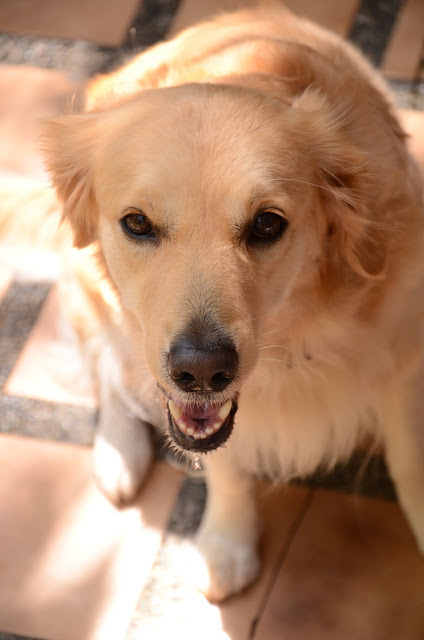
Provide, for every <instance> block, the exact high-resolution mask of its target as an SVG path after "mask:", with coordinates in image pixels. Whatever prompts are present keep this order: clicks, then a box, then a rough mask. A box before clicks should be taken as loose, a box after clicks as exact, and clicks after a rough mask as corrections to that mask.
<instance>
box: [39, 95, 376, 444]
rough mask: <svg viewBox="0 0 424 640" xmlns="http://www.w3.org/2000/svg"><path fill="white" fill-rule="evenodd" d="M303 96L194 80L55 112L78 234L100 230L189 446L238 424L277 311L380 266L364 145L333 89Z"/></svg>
mask: <svg viewBox="0 0 424 640" xmlns="http://www.w3.org/2000/svg"><path fill="white" fill-rule="evenodd" d="M289 102H290V101H288V100H286V99H280V98H279V97H277V96H275V95H274V94H273V92H272V91H271V92H266V91H262V90H257V89H255V88H253V87H249V86H245V87H242V86H234V85H231V84H225V83H223V84H210V85H208V84H205V85H201V84H192V85H183V86H179V87H173V88H165V89H158V90H148V91H144V92H142V93H141V94H139V95H138V96H136V97H135V98H133V99H132V100H129V101H128V102H126V103H124V104H121V105H120V106H117V107H116V108H112V109H110V110H107V111H104V112H98V113H87V114H82V115H77V116H67V117H64V118H62V119H58V120H56V121H53V122H52V123H50V124H49V129H48V133H47V138H48V162H49V167H50V170H51V173H52V176H53V181H54V184H55V186H56V189H57V191H58V194H59V196H60V198H61V199H62V201H63V215H64V218H66V219H67V220H68V221H69V222H70V224H71V226H72V228H73V232H74V240H75V245H76V246H77V247H84V246H86V245H88V244H90V243H92V242H95V241H97V242H98V243H99V244H100V247H101V251H102V254H103V256H104V260H105V262H106V265H107V269H108V273H109V274H110V277H111V278H112V280H113V282H114V283H115V285H116V287H117V289H118V291H119V292H120V296H121V298H122V302H123V305H124V306H125V307H126V308H127V309H128V310H129V311H130V312H131V314H132V315H133V317H134V318H135V320H136V323H137V324H138V326H139V327H140V329H141V331H140V335H141V334H142V335H143V336H144V345H143V348H144V350H145V353H146V356H147V360H148V363H149V366H150V368H151V371H152V373H153V375H154V376H155V378H156V380H157V382H158V384H159V386H160V387H161V389H162V390H163V392H164V394H165V396H166V397H167V400H168V411H169V428H170V434H171V436H172V438H173V439H174V441H175V442H176V443H177V444H178V445H179V446H180V447H182V448H184V449H187V450H192V451H208V450H211V449H214V448H216V447H218V446H219V445H221V444H222V443H223V442H225V441H226V439H227V438H228V437H229V435H230V433H231V430H232V426H233V421H234V415H235V413H236V410H237V398H238V394H239V392H240V390H241V388H242V385H243V383H244V382H245V381H246V379H247V377H248V376H249V375H250V374H251V372H252V370H253V369H254V367H255V364H256V362H257V359H258V354H259V342H260V340H261V335H262V334H263V331H264V328H266V327H267V326H269V322H271V320H272V318H273V317H275V314H277V313H278V314H279V318H280V319H279V322H280V326H283V325H284V323H285V322H287V323H289V322H292V323H293V322H296V309H295V302H294V301H295V299H296V296H297V297H299V295H300V294H299V292H301V291H307V290H308V289H314V291H315V294H314V295H316V291H317V290H318V291H321V290H323V291H324V290H325V291H326V295H329V289H331V287H337V282H338V281H339V280H343V281H344V284H345V285H346V281H347V280H349V278H346V277H345V274H346V273H347V272H348V273H349V274H351V276H352V277H350V280H351V281H352V279H353V277H354V276H355V274H358V273H359V274H361V275H362V276H363V275H364V274H365V275H367V274H369V273H372V272H373V273H376V272H377V271H378V268H379V265H376V264H375V261H376V260H377V258H376V254H375V252H374V253H373V252H370V251H369V248H368V246H367V243H366V242H365V241H364V237H365V235H366V234H365V231H366V220H365V216H364V215H363V212H362V211H361V210H360V207H361V206H362V204H363V202H364V200H365V198H364V194H363V193H362V191H361V189H363V184H365V182H366V181H365V179H364V178H363V177H362V173H361V172H363V170H364V156H363V154H361V153H360V152H359V151H358V150H357V149H356V148H355V147H354V145H353V144H351V143H350V142H349V140H348V139H347V137H346V136H345V137H343V136H342V135H341V133H340V130H339V129H340V127H339V124H337V122H336V124H335V123H334V119H333V118H332V114H331V110H330V109H328V108H327V107H326V105H325V101H324V100H323V99H322V98H321V97H320V96H319V95H318V94H314V93H313V92H306V93H305V94H303V96H301V97H300V98H298V99H297V100H293V101H291V102H290V103H289ZM364 188H365V187H364ZM367 188H368V187H367ZM359 203H361V205H359ZM352 274H353V275H352ZM323 295H324V294H323ZM285 305H286V307H287V314H286V315H285V314H284V313H282V311H281V310H282V309H284V308H285ZM267 323H268V324H267ZM137 339H139V338H137ZM135 348H137V345H135ZM271 384H272V381H271Z"/></svg>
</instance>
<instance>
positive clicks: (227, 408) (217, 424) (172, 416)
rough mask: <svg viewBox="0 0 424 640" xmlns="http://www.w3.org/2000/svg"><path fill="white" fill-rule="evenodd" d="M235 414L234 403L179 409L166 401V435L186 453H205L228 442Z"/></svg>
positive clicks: (171, 402) (232, 401)
mask: <svg viewBox="0 0 424 640" xmlns="http://www.w3.org/2000/svg"><path fill="white" fill-rule="evenodd" d="M236 411H237V401H236V400H235V399H234V400H229V401H227V402H226V403H224V404H223V405H213V404H209V403H205V405H204V406H203V407H193V408H191V409H190V408H187V407H185V408H183V407H181V406H179V405H177V404H176V403H175V402H173V401H172V400H169V401H168V422H169V432H170V435H171V438H172V439H173V441H174V442H175V443H176V444H177V445H178V446H180V447H181V448H182V449H185V450H187V451H198V452H206V451H211V450H213V449H216V448H218V447H219V446H221V445H222V444H223V443H224V442H226V440H228V438H229V436H230V434H231V432H232V429H233V423H234V415H235V413H236Z"/></svg>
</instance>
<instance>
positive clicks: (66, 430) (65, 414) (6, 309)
mask: <svg viewBox="0 0 424 640" xmlns="http://www.w3.org/2000/svg"><path fill="white" fill-rule="evenodd" d="M49 290H50V284H49V283H45V282H43V283H36V284H34V283H25V282H12V283H11V285H10V286H9V289H8V290H7V292H6V294H5V296H4V298H3V299H2V301H1V303H0V433H8V434H15V435H17V434H19V435H25V436H32V437H35V438H40V439H44V440H46V439H47V440H57V441H60V442H72V443H74V444H80V445H89V444H91V443H92V440H93V435H94V423H95V418H96V411H95V410H90V409H86V408H83V407H78V406H73V405H66V404H59V403H55V402H46V401H42V400H35V399H31V398H24V397H18V396H13V395H8V394H5V393H3V386H4V384H5V382H6V381H7V379H8V377H9V375H10V373H11V371H12V369H13V366H14V364H15V362H16V360H17V358H18V356H19V353H20V351H21V349H22V347H23V346H24V344H25V341H26V339H27V337H28V335H29V333H30V331H31V329H32V327H33V325H34V323H35V321H36V319H37V317H38V314H39V312H40V310H41V307H42V305H43V303H44V301H45V299H46V297H47V294H48V292H49Z"/></svg>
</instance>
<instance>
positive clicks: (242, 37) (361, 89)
mask: <svg viewBox="0 0 424 640" xmlns="http://www.w3.org/2000/svg"><path fill="white" fill-rule="evenodd" d="M405 137H406V136H405V134H404V132H403V131H402V129H401V127H400V125H399V123H398V121H397V119H396V115H395V109H394V106H393V104H392V102H391V99H390V97H389V95H388V93H387V91H386V88H385V86H384V84H383V82H382V81H381V80H380V78H379V76H378V75H377V74H376V73H375V72H374V71H373V70H372V69H371V68H370V66H369V65H368V64H367V62H366V61H365V60H364V59H363V58H362V56H361V55H360V54H359V53H358V52H357V51H356V50H354V48H352V47H351V46H350V45H349V44H347V43H345V42H343V41H342V40H341V39H340V38H339V37H337V36H336V35H334V34H332V33H330V32H328V31H326V30H324V29H321V28H319V27H317V26H315V25H313V24H310V23H309V22H307V21H304V20H301V19H299V18H297V17H295V16H293V15H292V14H290V13H289V12H288V11H287V10H285V9H284V8H268V9H255V10H245V11H241V12H237V13H235V14H231V15H223V16H220V17H218V18H216V19H215V20H213V21H210V22H207V23H204V24H200V25H199V26H195V27H193V28H191V29H189V30H187V31H185V32H183V33H182V34H181V35H179V36H178V37H176V38H175V39H173V40H171V41H169V42H165V43H162V44H159V45H158V46H156V47H154V48H152V49H151V50H149V51H147V52H145V53H143V54H142V55H140V56H139V57H137V58H135V59H134V60H133V61H132V62H131V63H130V64H128V65H127V66H126V67H124V68H123V69H121V70H119V71H117V72H115V73H112V74H110V75H106V76H103V77H100V78H98V79H97V80H95V81H94V82H93V83H92V84H91V85H90V86H89V87H88V89H87V92H86V98H85V107H84V110H83V112H81V113H78V114H69V115H66V116H63V117H60V118H58V119H56V120H54V121H52V122H50V123H49V124H48V125H47V130H46V135H45V152H46V157H47V163H48V168H49V171H50V174H51V178H52V182H53V184H54V186H55V189H56V193H57V195H58V198H59V200H60V202H61V203H62V211H63V220H64V221H66V222H67V223H69V226H70V228H71V230H72V234H73V243H74V246H75V247H76V250H73V251H72V255H71V259H70V262H71V270H70V272H69V276H68V279H67V281H66V283H65V287H66V289H65V292H66V295H65V296H64V299H65V303H66V304H67V307H68V313H69V314H70V317H71V319H72V321H73V324H74V326H75V328H76V330H77V333H78V335H79V338H80V340H81V343H82V344H83V348H84V351H85V353H86V354H88V355H89V357H90V362H91V363H92V367H93V371H94V372H95V375H96V380H97V384H98V391H99V398H100V406H101V409H100V420H99V430H98V435H97V437H96V441H95V446H94V468H95V473H96V476H97V478H98V481H99V484H100V486H101V487H102V489H103V491H104V492H105V493H106V494H107V495H108V496H109V497H110V499H111V500H112V501H113V502H115V503H126V502H129V501H131V500H133V499H134V497H135V496H136V494H137V492H138V491H139V489H140V487H141V485H142V483H143V479H144V477H145V475H146V473H147V472H148V468H149V465H150V462H151V459H152V455H153V454H152V445H151V443H150V439H149V431H148V428H147V424H153V425H155V426H156V427H158V428H159V429H162V430H164V431H166V432H167V433H168V436H169V440H170V441H171V443H172V444H173V446H174V447H175V448H176V449H177V450H179V451H183V452H185V453H188V455H189V456H193V457H194V458H196V457H198V458H199V459H200V460H201V462H202V464H203V465H204V467H205V470H206V471H205V472H206V479H207V487H208V498H207V505H206V510H205V514H204V517H203V521H202V523H201V527H200V530H199V532H198V535H197V546H198V549H199V551H200V554H201V556H202V557H203V559H204V562H205V564H206V566H207V569H208V580H207V584H206V583H205V584H204V585H203V588H204V590H205V593H206V594H207V595H208V597H209V598H211V599H213V600H219V599H222V598H225V597H226V596H228V595H230V594H232V593H235V592H237V591H239V590H240V589H243V588H244V587H245V586H247V585H248V584H250V583H251V582H252V581H253V580H254V579H255V578H256V576H257V575H258V572H259V570H260V560H259V557H258V550H257V546H258V537H259V534H260V523H259V521H258V515H257V508H256V505H255V489H254V479H255V477H256V476H258V475H264V474H265V475H266V476H267V477H272V478H275V479H277V480H281V481H283V482H284V481H287V480H289V479H291V478H293V477H299V476H305V475H307V474H309V473H311V472H312V471H314V470H315V469H316V468H317V467H325V468H331V467H332V466H333V465H334V464H335V463H336V462H337V461H340V460H344V459H347V458H348V456H349V455H350V454H351V453H352V451H353V450H354V449H355V447H357V446H358V445H360V444H361V442H363V441H364V440H369V439H370V438H371V439H372V440H373V441H375V442H376V443H378V444H379V445H381V446H382V447H384V451H385V455H386V459H387V463H388V466H389V469H390V472H391V475H392V478H393V480H394V482H395V485H396V488H397V491H398V495H399V499H400V502H401V503H402V505H403V507H404V510H405V513H406V516H407V518H408V520H409V522H410V525H411V527H412V530H413V532H414V534H415V536H416V539H417V541H418V545H419V547H420V549H421V551H424V419H423V418H424V416H423V403H422V395H423V389H424V387H423V358H422V355H423V350H422V331H423V303H424V264H423V263H424V226H423V213H424V210H423V199H422V188H421V182H420V179H419V177H418V172H417V170H416V168H415V165H414V163H413V161H412V159H411V158H410V156H409V155H408V151H407V149H406V145H405Z"/></svg>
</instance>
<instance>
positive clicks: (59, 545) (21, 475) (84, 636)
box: [0, 436, 181, 640]
mask: <svg viewBox="0 0 424 640" xmlns="http://www.w3.org/2000/svg"><path fill="white" fill-rule="evenodd" d="M0 469H1V475H2V480H1V483H0V629H1V630H3V631H7V632H11V633H19V634H22V635H27V636H30V637H33V636H37V637H42V638H49V640H76V639H78V640H119V638H123V637H124V635H125V631H126V627H127V625H128V623H129V620H130V617H131V614H132V611H133V608H134V606H135V604H136V601H137V598H138V596H139V593H140V590H141V588H142V586H143V584H144V582H145V581H146V579H147V577H148V575H149V572H150V569H151V566H152V564H153V561H154V558H155V556H156V553H157V551H158V549H159V546H160V544H161V540H162V535H163V528H164V526H165V525H166V522H167V519H168V517H169V512H170V509H171V508H172V505H173V502H174V500H175V497H176V493H177V491H178V488H179V484H180V478H181V476H180V474H179V473H178V472H176V471H175V470H173V469H171V468H170V467H169V466H167V465H165V464H163V463H157V464H156V466H155V467H154V469H153V472H152V474H151V476H150V478H149V480H148V482H147V485H146V486H145V488H144V491H143V493H142V495H141V497H140V499H139V501H138V502H137V503H136V505H135V506H134V507H132V508H128V509H125V510H121V511H120V510H117V509H115V508H114V507H113V506H112V505H111V504H110V503H109V502H108V501H107V500H106V499H105V498H104V497H103V496H102V495H101V494H100V493H99V491H98V490H97V488H96V487H95V486H94V483H93V481H92V479H91V468H90V452H89V451H88V450H85V449H81V448H76V447H71V446H69V445H58V444H51V443H45V442H43V443H41V442H38V441H36V440H32V439H23V438H22V439H19V438H14V437H10V436H1V437H0Z"/></svg>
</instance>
